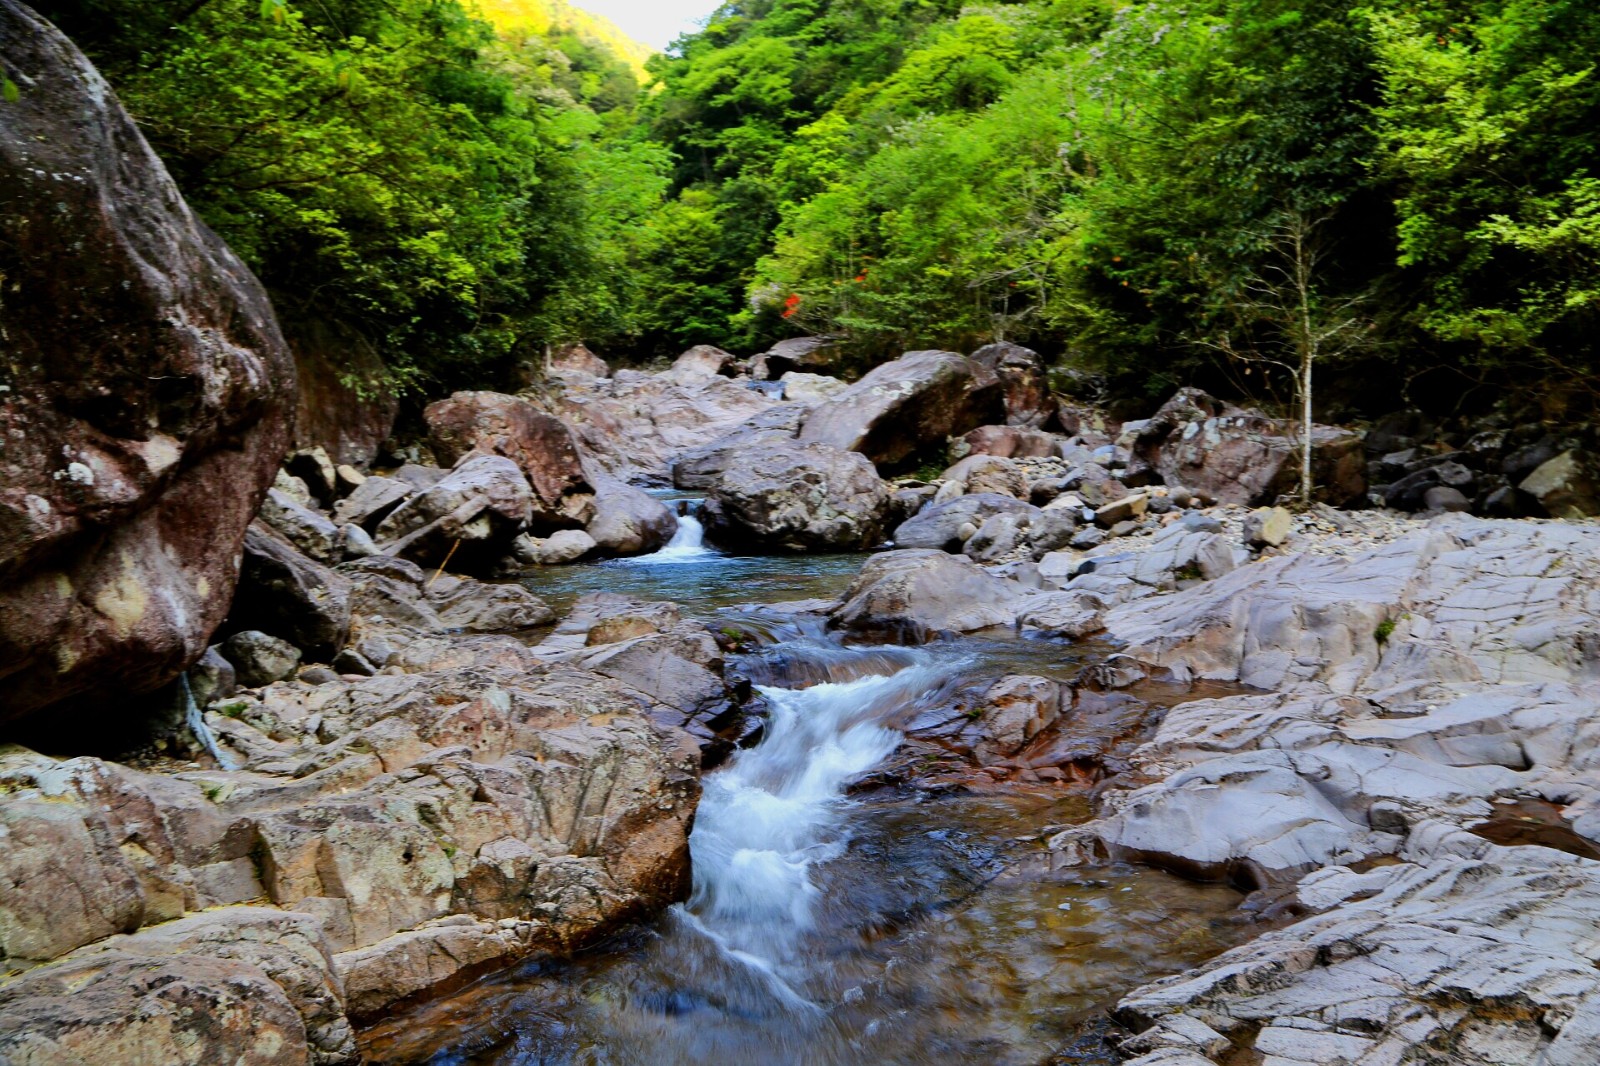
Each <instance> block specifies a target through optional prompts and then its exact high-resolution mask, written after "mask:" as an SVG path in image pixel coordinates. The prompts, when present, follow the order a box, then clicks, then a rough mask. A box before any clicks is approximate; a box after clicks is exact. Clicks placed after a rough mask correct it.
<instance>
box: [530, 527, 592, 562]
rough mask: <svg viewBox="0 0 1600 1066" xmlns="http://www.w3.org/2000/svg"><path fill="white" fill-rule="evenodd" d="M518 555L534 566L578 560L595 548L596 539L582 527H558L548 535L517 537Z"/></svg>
mask: <svg viewBox="0 0 1600 1066" xmlns="http://www.w3.org/2000/svg"><path fill="white" fill-rule="evenodd" d="M517 540H518V546H517V548H516V549H515V550H516V554H517V557H518V558H519V559H522V560H524V561H525V562H528V563H530V564H532V565H534V566H560V565H561V564H562V563H572V562H577V561H578V560H579V559H582V558H583V557H584V556H585V555H588V554H589V553H590V552H592V551H594V550H595V546H596V545H595V539H594V538H593V537H591V536H589V534H588V533H586V532H585V531H583V530H581V529H558V530H556V531H555V532H554V533H552V534H550V535H549V536H548V537H544V538H542V539H541V538H537V537H529V536H527V535H523V536H521V537H518V538H517Z"/></svg>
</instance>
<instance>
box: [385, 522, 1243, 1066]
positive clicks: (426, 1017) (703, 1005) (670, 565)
mask: <svg viewBox="0 0 1600 1066" xmlns="http://www.w3.org/2000/svg"><path fill="white" fill-rule="evenodd" d="M862 559H863V557H862V556H859V555H855V556H814V555H808V556H793V557H780V558H773V557H760V558H756V557H734V556H725V555H722V554H720V553H718V552H716V551H714V550H711V549H709V548H707V547H705V546H704V545H703V544H702V543H701V541H700V530H699V523H698V522H696V521H695V520H694V519H693V518H692V517H685V518H682V519H680V526H679V531H678V536H677V537H675V538H674V540H673V542H672V543H671V544H670V545H669V546H668V547H666V548H664V549H663V550H662V551H660V552H658V553H656V554H655V555H653V556H644V557H641V558H637V559H632V560H613V561H609V562H605V563H599V564H589V565H580V566H570V567H557V568H551V569H549V570H546V571H542V572H540V573H537V574H533V575H530V576H528V577H527V578H525V580H524V583H525V584H526V585H527V586H528V587H529V588H531V589H532V590H533V591H534V592H536V593H538V594H539V595H541V596H543V597H544V598H545V599H546V600H548V601H549V602H550V603H551V604H552V606H553V607H555V608H556V609H557V611H558V612H560V611H563V610H565V609H566V608H567V607H568V606H570V604H571V602H572V601H573V600H574V599H575V598H576V597H578V596H580V595H582V594H583V593H585V592H590V591H608V592H620V593H624V594H628V595H633V596H638V597H641V598H645V599H666V600H673V601H675V602H677V603H679V604H680V605H682V606H683V608H684V610H685V611H686V613H690V614H692V615H694V616H697V617H700V618H702V619H703V620H706V621H708V622H712V623H713V624H719V619H720V620H723V621H726V620H727V619H729V617H730V616H732V617H736V618H737V619H738V620H739V624H740V626H741V628H742V629H744V630H746V631H755V632H759V633H762V634H763V635H764V639H763V642H762V644H761V646H760V647H758V648H757V649H756V650H754V651H752V652H750V653H749V654H748V655H747V656H745V657H743V659H742V660H741V661H740V662H739V663H738V666H739V668H740V670H741V672H743V673H745V674H746V675H747V676H750V677H753V678H755V679H757V681H758V682H760V684H759V688H760V691H761V694H762V695H763V696H764V697H765V699H766V702H767V704H768V706H769V708H770V716H769V718H768V721H767V725H766V727H765V729H764V730H763V732H762V735H761V738H760V740H759V742H758V743H757V744H756V745H755V746H753V747H750V748H747V749H744V750H741V751H738V752H736V753H735V754H734V755H733V756H732V757H731V758H730V759H729V760H728V761H727V762H725V763H724V764H723V765H722V766H720V767H718V768H717V769H715V770H713V771H711V772H709V773H707V774H706V775H705V777H704V779H703V796H702V799H701V801H700V805H699V807H698V811H697V814H696V820H695V827H694V830H693V833H692V835H691V837H690V851H691V855H692V860H693V889H692V894H691V896H690V898H689V899H688V900H687V901H686V902H685V903H683V904H680V905H677V906H674V907H672V908H670V909H669V910H668V911H667V913H665V914H664V915H663V916H661V917H660V918H659V919H658V920H657V921H655V922H653V923H650V924H649V925H646V926H642V927H638V928H634V929H632V930H629V931H627V932H625V933H623V934H620V935H618V936H615V937H613V938H612V939H611V940H610V941H608V942H606V943H604V944H602V945H599V946H597V947H595V948H593V949H591V950H589V951H587V952H585V953H582V954H581V955H579V956H578V957H577V958H574V959H569V960H550V959H535V960H531V961H528V962H525V963H523V964H521V965H518V966H514V967H512V968H510V969H507V970H504V971H501V972H498V973H494V974H491V975H489V976H487V977H484V978H482V979H480V980H479V981H477V982H476V983H474V984H472V985H470V986H468V987H467V988H465V989H463V990H461V991H458V992H456V993H454V994H452V995H450V996H448V997H444V998H440V999H437V1000H434V1001H432V1002H430V1003H426V1004H424V1005H422V1006H419V1007H415V1008H412V1009H410V1010H407V1011H404V1012H401V1013H398V1014H396V1015H395V1016H393V1017H391V1018H390V1019H387V1020H385V1021H383V1022H381V1023H379V1024H378V1025H376V1026H374V1027H373V1028H371V1029H369V1030H368V1031H367V1032H366V1033H365V1034H364V1036H363V1040H362V1045H363V1051H364V1052H365V1054H366V1056H367V1061H369V1062H373V1063H385V1064H396V1066H398V1064H421V1063H427V1064H432V1066H446V1064H450V1066H457V1064H460V1066H466V1064H474V1066H489V1064H493V1066H533V1064H539V1066H556V1064H562V1066H566V1064H573V1066H578V1064H582V1066H625V1064H641V1066H656V1064H660V1066H679V1064H682V1066H689V1064H727V1066H745V1064H749V1066H767V1064H772V1066H787V1064H794V1066H801V1064H806V1066H824V1064H827V1066H833V1064H837V1066H857V1064H860V1066H867V1064H889V1063H894V1064H901V1063H904V1064H912V1063H917V1064H945V1063H982V1064H984V1066H1010V1064H1030V1066H1031V1064H1039V1063H1046V1062H1051V1063H1097V1064H1110V1063H1114V1062H1117V1061H1118V1059H1117V1058H1116V1056H1115V1055H1113V1054H1112V1053H1110V1051H1109V1050H1108V1049H1107V1048H1106V1047H1105V1046H1104V1045H1103V1044H1102V1042H1101V1041H1100V1040H1099V1039H1098V1037H1097V1035H1096V1031H1095V1027H1096V1025H1097V1024H1098V1023H1097V1019H1100V1018H1103V1016H1104V1012H1105V1010H1106V1009H1107V1008H1108V1007H1110V1006H1111V1005H1112V1004H1113V1003H1114V1002H1115V1000H1116V998H1117V997H1118V996H1119V995H1120V994H1121V993H1123V992H1126V991H1127V990H1129V989H1131V988H1133V987H1135V986H1136V985H1138V984H1140V983H1143V982H1145V981H1148V980H1151V979H1153V978H1155V977H1158V976H1161V975H1164V974H1168V973H1172V972H1175V971H1178V970H1181V969H1184V968H1185V967H1187V966H1190V965H1193V964H1195V963H1198V962H1200V961H1203V960H1204V959H1206V958H1209V957H1211V956H1213V955H1215V954H1216V953H1218V952H1220V951H1222V950H1225V949H1226V948H1228V947H1230V946H1232V945H1233V944H1235V943H1238V942H1240V941H1242V940H1243V939H1245V938H1246V936H1247V935H1249V933H1250V930H1249V929H1247V928H1246V927H1245V925H1244V923H1242V922H1241V921H1240V920H1239V919H1238V917H1237V905H1238V903H1239V900H1240V895H1239V893H1238V892H1236V891H1234V890H1233V889H1230V888H1227V887H1224V886H1220V885H1199V884H1193V883H1190V882H1186V881H1182V880H1179V879H1178V878H1175V877H1172V876H1170V875H1168V874H1165V873H1161V872H1158V871H1155V870H1150V869H1145V868H1140V867H1134V866H1129V865H1122V864H1111V865H1106V866H1101V867H1096V868H1082V867H1079V868H1071V869H1067V870H1061V871H1052V870H1051V868H1050V865H1051V864H1050V863H1049V862H1048V861H1047V858H1046V855H1047V853H1046V852H1045V849H1044V844H1043V841H1044V838H1045V837H1046V836H1048V835H1049V832H1052V831H1055V830H1057V829H1059V828H1062V827H1065V826H1069V825H1072V824H1075V823H1078V822H1082V821H1085V820H1087V819H1088V817H1089V816H1090V804H1089V801H1088V799H1087V796H1086V795H1085V792H1084V790H1083V789H1082V788H1081V787H1080V788H1076V789H1073V788H1069V787H1066V786H1064V785H1058V786H1053V787H1050V788H1044V787H1036V788H1033V789H1031V790H1018V791H1004V790H996V791H995V792H993V793H988V794H984V793H972V792H952V791H944V792H935V791H928V790H917V789H909V788H892V787H878V788H861V789H859V790H856V791H853V790H852V786H853V785H857V784H858V783H860V782H862V781H863V779H865V778H867V777H868V775H870V774H871V773H872V771H873V770H874V769H875V768H877V767H880V766H881V765H882V764H883V763H884V762H885V761H886V760H888V759H890V757H891V756H892V755H894V753H895V752H896V749H897V747H899V746H900V744H901V740H902V734H901V729H902V728H904V727H905V726H906V725H907V724H908V723H910V722H911V721H913V720H914V719H915V718H916V716H917V715H918V713H919V712H920V711H922V710H924V709H925V708H928V707H932V706H936V705H938V704H940V703H941V702H942V701H947V700H948V699H949V696H950V693H951V691H953V689H954V688H956V687H958V686H960V685H962V684H971V683H973V682H974V681H975V680H985V679H992V678H995V677H999V676H1002V675H1004V674H1008V673H1035V674H1041V675H1045V676H1050V677H1058V678H1070V677H1071V676H1073V675H1074V674H1075V673H1076V672H1077V670H1078V669H1079V668H1080V667H1081V666H1082V665H1083V664H1084V663H1085V662H1087V661H1092V660H1093V659H1094V658H1096V657H1097V656H1098V654H1099V652H1100V651H1103V649H1087V648H1083V647H1074V646H1072V645H1067V644H1062V643H1055V642H1045V641H1025V640H1020V639H1015V638H1012V637H1010V636H1009V635H999V636H995V637H992V638H971V639H962V640H952V641H941V642H937V643H934V644H929V645H925V646H922V647H915V648H911V647H895V646H888V647H885V646H850V645H847V644H843V643H840V642H839V641H837V640H836V639H834V638H833V637H831V636H830V635H828V634H826V633H825V632H824V631H822V630H821V628H820V627H816V626H811V627H807V626H805V625H803V624H797V623H796V622H795V621H794V616H793V615H792V613H785V612H783V611H780V610H772V611H768V610H765V609H764V607H765V605H768V604H775V603H778V602H780V601H784V600H794V599H802V598H810V597H836V596H837V595H838V594H839V593H841V592H842V591H843V589H844V588H845V586H846V585H848V583H849V581H850V579H851V578H852V577H853V576H854V575H855V573H856V571H857V570H858V569H859V567H860V565H861V562H862ZM733 665H734V664H733V663H732V662H730V668H731V667H732V666H733Z"/></svg>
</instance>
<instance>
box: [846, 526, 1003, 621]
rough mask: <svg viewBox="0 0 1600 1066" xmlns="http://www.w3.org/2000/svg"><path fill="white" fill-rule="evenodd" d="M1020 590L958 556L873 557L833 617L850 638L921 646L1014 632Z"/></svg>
mask: <svg viewBox="0 0 1600 1066" xmlns="http://www.w3.org/2000/svg"><path fill="white" fill-rule="evenodd" d="M1021 603H1022V589H1021V588H1020V587H1018V586H1017V585H1016V584H1015V583H1014V582H1010V581H1006V580H1003V579H1001V578H997V577H995V576H993V575H992V574H990V573H989V572H988V571H987V570H984V569H983V568H982V567H981V566H979V565H978V564H976V563H974V562H973V561H972V560H971V559H968V558H966V557H965V556H960V555H949V554H947V553H945V552H942V551H938V550H935V549H930V548H915V549H907V550H903V551H892V552H884V553H883V554H882V555H874V556H873V557H872V558H871V559H869V560H867V563H866V565H865V566H863V567H862V568H861V573H860V574H858V575H856V579H855V581H854V582H852V583H851V585H850V589H849V591H848V592H846V593H845V598H844V602H843V603H842V604H840V605H839V606H838V607H836V608H835V609H834V611H833V616H832V619H831V620H830V625H832V626H834V627H836V628H839V629H844V630H847V631H849V632H853V633H862V634H870V635H875V636H887V637H894V638H898V639H903V640H914V641H921V640H927V639H930V638H932V637H934V636H938V635H940V634H948V633H971V632H973V631H975V630H979V629H989V628H992V627H994V626H1014V625H1015V624H1016V621H1017V611H1018V609H1019V607H1020V606H1021Z"/></svg>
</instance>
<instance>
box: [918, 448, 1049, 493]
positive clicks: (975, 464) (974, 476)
mask: <svg viewBox="0 0 1600 1066" xmlns="http://www.w3.org/2000/svg"><path fill="white" fill-rule="evenodd" d="M939 480H941V481H944V482H951V481H955V482H960V483H961V484H962V485H964V486H965V487H966V491H967V492H969V493H974V494H977V493H998V494H999V495H1002V496H1012V497H1015V498H1016V499H1019V500H1022V499H1026V498H1027V496H1028V479H1027V478H1026V477H1025V476H1024V475H1023V473H1022V468H1021V467H1019V466H1018V465H1017V464H1016V463H1014V462H1012V461H1011V460H1010V459H1003V458H1001V457H1000V456H998V455H969V456H967V457H966V458H965V459H963V460H961V461H960V462H958V463H956V464H955V465H954V466H952V467H950V469H948V470H946V471H945V472H944V473H942V474H940V475H939Z"/></svg>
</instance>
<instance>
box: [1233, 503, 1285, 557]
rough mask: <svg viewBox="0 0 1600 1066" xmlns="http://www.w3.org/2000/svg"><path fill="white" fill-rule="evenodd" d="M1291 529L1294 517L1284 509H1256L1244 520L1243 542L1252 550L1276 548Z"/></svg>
mask: <svg viewBox="0 0 1600 1066" xmlns="http://www.w3.org/2000/svg"><path fill="white" fill-rule="evenodd" d="M1293 529H1294V517H1293V516H1292V515H1290V514H1289V512H1288V511H1287V510H1285V509H1284V508H1282V507H1262V508H1258V509H1257V510H1254V511H1251V512H1250V516H1249V517H1248V518H1246V519H1245V520H1244V542H1245V543H1246V544H1248V545H1250V546H1251V547H1253V548H1277V547H1280V546H1281V545H1282V544H1283V542H1284V541H1286V540H1288V539H1289V534H1290V532H1292V531H1293Z"/></svg>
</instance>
